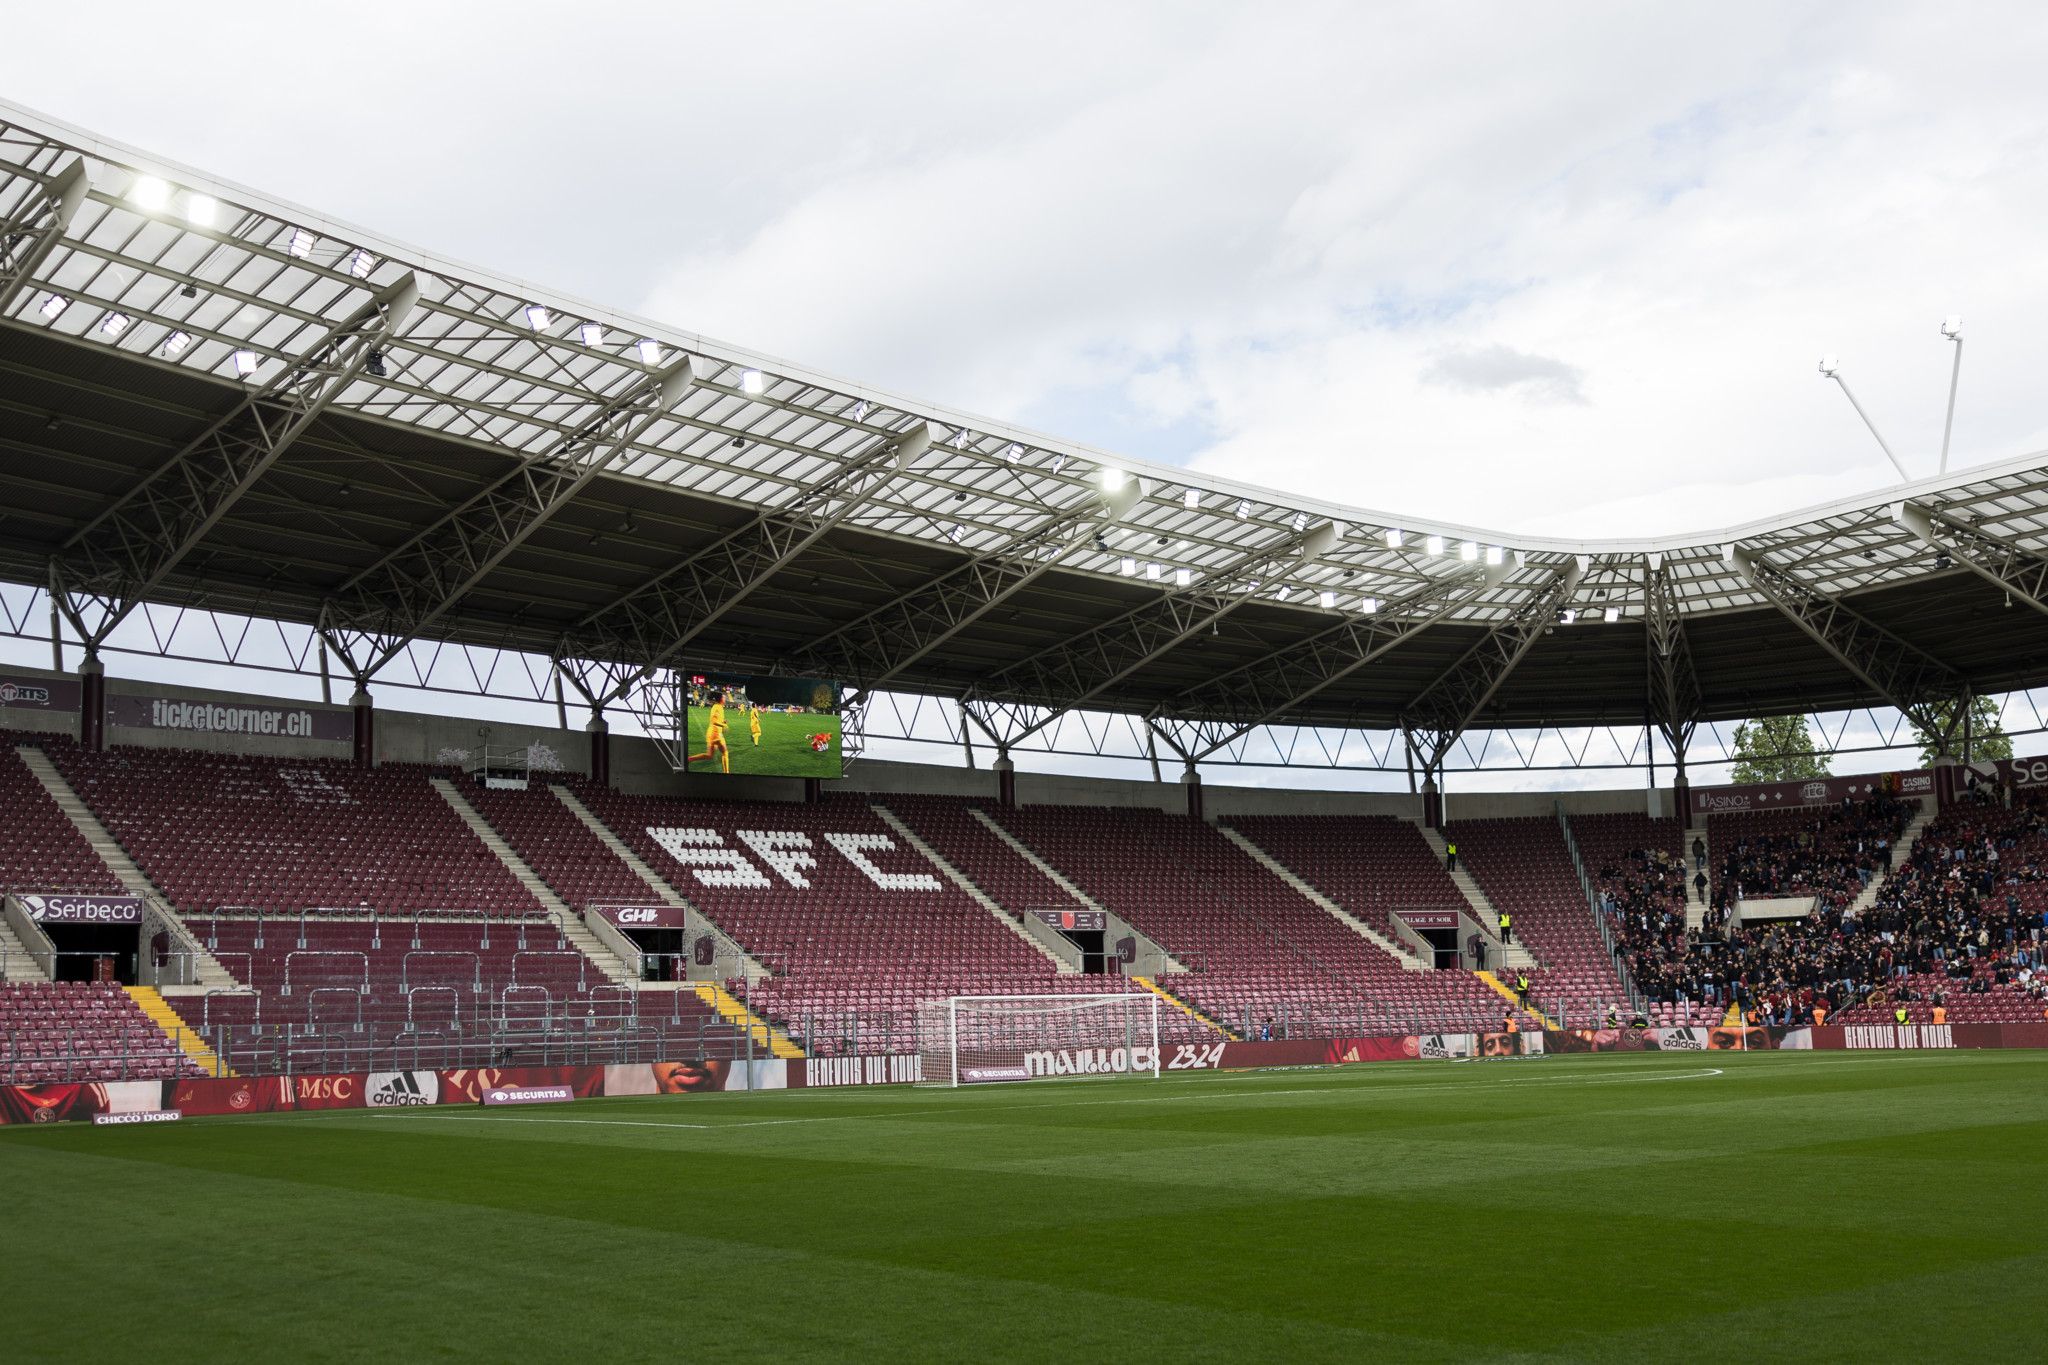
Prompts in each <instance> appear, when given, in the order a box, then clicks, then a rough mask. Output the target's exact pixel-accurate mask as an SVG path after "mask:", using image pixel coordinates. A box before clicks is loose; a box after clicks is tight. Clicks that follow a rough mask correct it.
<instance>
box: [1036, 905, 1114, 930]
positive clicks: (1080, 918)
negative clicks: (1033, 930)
mask: <svg viewBox="0 0 2048 1365" xmlns="http://www.w3.org/2000/svg"><path fill="white" fill-rule="evenodd" d="M1031 913H1032V914H1034V915H1036V916H1038V918H1039V919H1040V920H1041V921H1043V922H1044V923H1046V924H1050V925H1051V926H1052V927H1053V928H1055V929H1077V930H1080V931H1082V932H1088V931H1092V930H1106V929H1108V928H1109V914H1108V912H1107V911H1103V910H1033V911H1032V912H1031Z"/></svg>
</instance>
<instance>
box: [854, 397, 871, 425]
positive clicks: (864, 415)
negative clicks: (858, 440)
mask: <svg viewBox="0 0 2048 1365" xmlns="http://www.w3.org/2000/svg"><path fill="white" fill-rule="evenodd" d="M853 420H854V421H856V422H865V421H867V420H868V400H867V399H865V398H863V399H861V400H860V401H859V402H858V403H855V404H854V405H853Z"/></svg>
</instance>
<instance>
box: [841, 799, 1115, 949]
mask: <svg viewBox="0 0 2048 1365" xmlns="http://www.w3.org/2000/svg"><path fill="white" fill-rule="evenodd" d="M868 809H870V810H872V811H873V812H874V813H875V814H876V815H877V816H879V817H880V818H881V820H882V823H884V824H886V825H887V826H888V827H889V828H890V829H892V830H894V831H896V835H897V837H898V838H900V839H902V840H903V842H905V843H907V844H909V845H910V846H911V847H912V848H914V849H916V850H917V851H918V852H919V853H921V854H923V855H924V856H925V858H926V859H928V860H929V861H930V862H931V865H932V866H933V867H936V868H938V869H939V871H941V872H943V873H945V874H946V878H947V880H949V881H951V882H952V883H953V885H955V886H957V887H959V888H960V889H961V890H962V891H965V892H966V893H967V894H968V895H969V896H971V897H973V898H974V902H975V904H977V905H979V906H980V907H981V908H982V909H984V910H986V911H988V912H989V913H990V914H991V915H994V916H995V917H996V919H997V920H999V921H1001V923H1002V926H1003V927H1004V928H1005V929H1008V930H1009V931H1010V932H1011V933H1013V934H1015V935H1016V936H1017V937H1018V938H1021V939H1023V940H1024V941H1025V942H1026V943H1028V944H1030V945H1031V946H1032V947H1033V948H1034V949H1036V950H1037V951H1038V952H1039V953H1041V954H1043V955H1044V957H1045V959H1046V961H1048V962H1050V963H1052V965H1053V966H1054V967H1055V968H1057V969H1058V970H1059V971H1061V972H1063V973H1073V972H1078V971H1080V970H1081V958H1080V952H1079V950H1078V949H1077V950H1075V954H1074V956H1073V957H1072V958H1063V957H1061V956H1060V955H1059V954H1058V953H1056V952H1054V951H1053V949H1052V947H1051V945H1049V944H1046V943H1042V942H1040V941H1039V940H1038V939H1036V938H1034V937H1032V935H1031V931H1030V930H1028V929H1026V928H1025V927H1024V926H1023V925H1022V924H1020V923H1019V922H1018V921H1017V918H1016V916H1014V915H1012V914H1011V913H1010V912H1009V911H1007V910H1005V909H1003V907H1002V906H1001V905H999V904H997V903H996V899H995V897H993V896H991V895H989V894H988V892H987V891H985V890H983V889H982V888H981V887H979V886H977V885H975V883H974V880H973V878H971V877H969V876H968V875H967V874H966V873H964V872H962V871H961V870H960V869H959V868H957V867H955V866H953V864H952V863H950V862H948V861H947V860H946V859H945V858H943V857H941V856H940V855H939V851H938V850H937V849H935V848H933V847H932V846H931V845H930V844H928V843H926V842H925V841H924V840H923V839H922V838H920V837H919V836H918V833H917V831H916V830H913V829H912V828H911V827H910V826H909V825H906V824H904V823H903V821H902V820H901V819H899V818H898V817H897V815H896V813H895V812H894V811H892V810H890V809H889V808H888V807H887V806H879V805H875V806H870V807H868Z"/></svg>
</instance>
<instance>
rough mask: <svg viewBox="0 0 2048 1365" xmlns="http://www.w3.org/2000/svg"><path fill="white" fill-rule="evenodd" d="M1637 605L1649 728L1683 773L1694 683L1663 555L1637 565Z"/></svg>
mask: <svg viewBox="0 0 2048 1365" xmlns="http://www.w3.org/2000/svg"><path fill="white" fill-rule="evenodd" d="M1643 603H1644V626H1645V637H1646V640H1647V643H1648V646H1649V649H1648V655H1647V661H1648V673H1649V689H1648V690H1649V703H1650V723H1651V724H1652V725H1654V726H1655V727H1656V729H1657V731H1658V733H1659V734H1661V735H1663V736H1664V742H1665V743H1666V744H1667V745H1669V746H1670V748H1671V754H1672V757H1673V759H1674V760H1675V761H1676V762H1677V764H1678V767H1679V771H1680V772H1681V773H1683V772H1684V769H1685V750H1686V746H1687V745H1688V744H1690V743H1691V742H1692V732H1693V727H1694V725H1695V724H1696V723H1697V721H1698V717H1699V710H1700V682H1699V675H1698V674H1697V673H1696V672H1694V670H1693V660H1692V646H1691V645H1690V644H1688V643H1687V642H1686V638H1685V619H1684V615H1683V613H1682V612H1681V611H1680V610H1679V602H1678V592H1677V586H1676V584H1674V583H1673V582H1672V564H1671V560H1670V559H1669V558H1668V557H1666V556H1664V555H1651V556H1649V557H1648V558H1646V559H1645V560H1644V561H1643Z"/></svg>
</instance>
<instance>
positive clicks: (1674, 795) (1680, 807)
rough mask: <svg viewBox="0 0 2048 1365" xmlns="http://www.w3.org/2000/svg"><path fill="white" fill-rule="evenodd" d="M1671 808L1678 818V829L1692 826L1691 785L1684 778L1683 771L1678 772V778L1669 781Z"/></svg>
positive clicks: (1681, 769)
mask: <svg viewBox="0 0 2048 1365" xmlns="http://www.w3.org/2000/svg"><path fill="white" fill-rule="evenodd" d="M1671 808H1672V812H1673V813H1674V814H1675V815H1677V816H1678V826H1679V828H1680V829H1684V828H1687V827H1688V826H1690V825H1691V824H1692V783H1690V782H1688V781H1687V780H1686V777H1685V769H1683V768H1680V769H1679V770H1678V776H1677V777H1675V778H1673V779H1672V781H1671Z"/></svg>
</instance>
